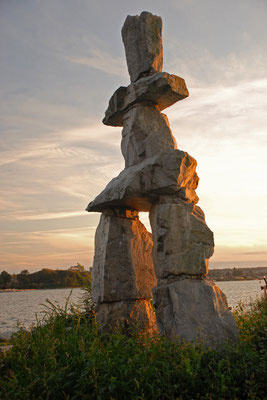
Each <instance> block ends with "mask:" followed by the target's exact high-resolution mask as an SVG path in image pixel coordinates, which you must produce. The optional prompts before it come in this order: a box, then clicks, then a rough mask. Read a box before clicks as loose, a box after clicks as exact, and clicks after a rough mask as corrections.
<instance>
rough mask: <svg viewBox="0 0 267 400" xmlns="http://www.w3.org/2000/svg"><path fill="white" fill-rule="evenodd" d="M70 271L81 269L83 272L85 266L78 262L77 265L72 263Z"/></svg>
mask: <svg viewBox="0 0 267 400" xmlns="http://www.w3.org/2000/svg"><path fill="white" fill-rule="evenodd" d="M68 269H69V271H79V272H83V271H84V266H83V265H81V264H79V263H77V265H71V266H70V267H69V268H68Z"/></svg>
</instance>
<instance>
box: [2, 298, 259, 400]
mask: <svg viewBox="0 0 267 400" xmlns="http://www.w3.org/2000/svg"><path fill="white" fill-rule="evenodd" d="M266 316H267V312H266V302H265V301H264V300H262V301H258V302H257V303H255V304H254V305H253V307H252V308H251V310H249V311H247V312H245V311H244V310H242V309H241V308H239V309H238V310H236V311H235V318H236V320H237V324H238V326H239V329H240V337H241V341H240V344H236V345H230V344H226V345H225V346H224V347H223V348H221V349H218V350H212V349H207V348H204V347H202V346H201V345H192V344H186V343H183V344H181V343H179V342H170V341H168V340H167V339H163V338H150V339H149V338H144V337H140V336H138V335H136V336H135V337H134V336H133V337H127V336H125V335H123V334H122V333H120V332H119V331H117V332H114V333H113V334H112V335H109V336H103V335H100V334H99V332H98V327H97V324H96V322H95V318H94V314H93V311H92V306H91V303H90V302H87V303H86V312H85V311H84V310H80V309H79V308H78V307H74V306H73V307H72V308H71V311H70V312H67V305H66V307H65V309H60V308H58V307H57V306H55V305H53V304H52V303H48V305H47V312H46V314H45V316H44V320H43V321H42V323H41V322H40V323H38V325H37V326H36V327H35V328H32V329H31V331H26V330H24V329H21V330H20V331H19V332H18V333H16V334H15V335H14V336H13V338H12V344H13V348H12V349H11V350H10V351H9V352H7V353H6V354H2V355H1V356H0V398H1V400H6V399H8V400H16V399H23V400H27V399H31V400H34V399H47V400H48V399H49V400H50V399H51V400H52V399H53V400H54V399H56V400H61V399H116V400H117V399H119V400H121V399H122V400H123V399H127V400H129V399H136V400H137V399H140V400H141V399H180V400H187V399H188V400H189V399H209V400H222V399H238V400H239V399H253V400H259V399H264V398H266V397H265V394H266V387H265V386H264V385H265V376H266V374H265V373H264V372H266V371H265V366H266V326H267V324H266V322H267V318H266Z"/></svg>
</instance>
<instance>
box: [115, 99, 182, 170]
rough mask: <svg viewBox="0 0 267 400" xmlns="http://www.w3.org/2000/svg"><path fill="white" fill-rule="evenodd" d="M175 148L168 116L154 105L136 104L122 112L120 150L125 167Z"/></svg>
mask: <svg viewBox="0 0 267 400" xmlns="http://www.w3.org/2000/svg"><path fill="white" fill-rule="evenodd" d="M176 148H177V145H176V141H175V138H174V137H173V135H172V132H171V129H170V126H169V121H168V118H167V116H166V115H164V114H161V112H160V111H159V110H157V109H156V107H155V106H144V105H139V106H138V105H137V106H136V107H133V108H131V109H130V110H128V111H127V112H126V113H125V114H124V118H123V130H122V141H121V151H122V154H123V157H124V159H125V167H126V168H127V167H130V166H132V165H135V164H138V163H140V162H142V161H143V160H144V159H145V158H149V157H153V156H156V155H158V154H159V153H160V152H161V151H163V150H169V149H176Z"/></svg>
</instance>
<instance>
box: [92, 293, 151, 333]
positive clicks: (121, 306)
mask: <svg viewBox="0 0 267 400" xmlns="http://www.w3.org/2000/svg"><path fill="white" fill-rule="evenodd" d="M95 311H96V317H97V322H98V323H99V330H100V332H108V333H110V332H114V331H115V330H116V329H119V331H120V332H121V331H122V332H125V333H127V334H134V335H135V334H136V333H137V332H139V333H140V334H142V335H146V336H152V335H155V334H158V327H157V322H156V315H155V312H154V310H153V308H152V306H151V301H150V300H149V299H140V300H121V301H114V302H112V303H107V302H106V303H98V304H97V305H96V308H95Z"/></svg>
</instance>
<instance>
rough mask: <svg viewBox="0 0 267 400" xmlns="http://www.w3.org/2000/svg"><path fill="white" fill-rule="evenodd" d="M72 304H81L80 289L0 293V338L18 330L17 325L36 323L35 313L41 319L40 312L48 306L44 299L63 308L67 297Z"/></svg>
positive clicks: (28, 325)
mask: <svg viewBox="0 0 267 400" xmlns="http://www.w3.org/2000/svg"><path fill="white" fill-rule="evenodd" d="M70 293H71V297H70V301H71V303H73V304H79V303H81V299H82V296H83V292H82V290H81V289H44V290H25V291H22V292H5V293H3V292H0V336H1V337H9V336H10V334H11V333H12V332H14V331H16V330H17V329H18V323H20V324H22V325H23V326H25V327H30V326H31V325H32V324H34V323H36V313H37V315H38V317H39V318H42V317H43V313H42V311H44V310H45V307H44V306H43V305H42V304H46V305H48V303H47V302H46V299H49V300H50V301H51V302H52V303H54V304H56V305H58V306H60V307H64V306H65V304H66V301H67V298H68V296H69V295H70Z"/></svg>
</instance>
